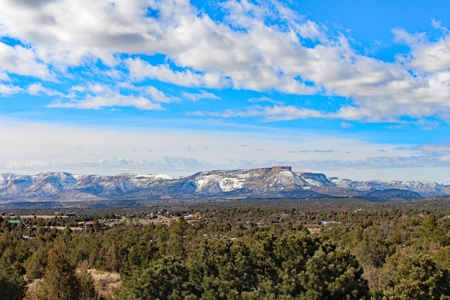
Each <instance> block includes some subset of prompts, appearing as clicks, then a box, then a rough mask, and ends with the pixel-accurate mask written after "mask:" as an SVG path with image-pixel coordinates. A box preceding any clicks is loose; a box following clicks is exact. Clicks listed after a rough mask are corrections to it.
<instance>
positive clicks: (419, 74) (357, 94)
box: [0, 0, 450, 122]
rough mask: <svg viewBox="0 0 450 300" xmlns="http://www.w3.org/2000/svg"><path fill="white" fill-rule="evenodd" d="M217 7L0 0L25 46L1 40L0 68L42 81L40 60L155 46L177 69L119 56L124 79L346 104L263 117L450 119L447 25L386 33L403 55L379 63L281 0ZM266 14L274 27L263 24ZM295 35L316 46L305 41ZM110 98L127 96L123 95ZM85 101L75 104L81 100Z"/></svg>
mask: <svg viewBox="0 0 450 300" xmlns="http://www.w3.org/2000/svg"><path fill="white" fill-rule="evenodd" d="M148 7H151V8H152V9H154V10H156V11H158V17H157V18H155V17H146V12H147V8H148ZM223 7H224V9H225V11H226V13H227V12H228V14H227V15H226V17H225V19H224V21H223V22H217V21H215V20H213V19H211V18H210V17H209V16H208V15H206V14H205V13H199V12H198V11H197V10H196V8H195V7H194V6H192V5H191V4H190V2H189V1H188V0H174V1H153V0H117V1H115V2H114V3H111V2H110V1H107V0H99V1H89V0H66V1H45V2H36V3H29V2H27V1H24V0H3V1H0V11H2V14H1V15H0V25H1V27H2V34H4V35H8V36H11V37H14V38H18V39H19V40H21V41H22V42H23V43H24V44H26V45H29V48H24V47H22V46H16V47H10V46H7V45H5V44H0V66H2V67H1V68H4V69H5V70H6V71H7V72H11V73H16V74H22V75H30V76H37V77H40V78H48V77H49V76H50V75H49V71H48V66H56V67H57V68H58V67H59V68H61V69H64V68H65V67H67V66H79V65H84V64H88V63H92V62H95V61H97V59H100V60H102V61H103V62H104V63H106V64H107V65H110V66H112V67H114V66H116V65H118V64H120V63H121V62H120V56H118V55H116V54H118V53H119V54H120V53H126V54H145V55H154V54H155V53H158V54H163V55H165V56H166V58H167V60H169V61H171V62H172V63H173V64H174V65H175V66H176V69H177V70H173V67H171V64H168V63H166V64H160V65H151V64H149V63H147V62H144V61H143V60H141V59H139V58H134V59H127V60H126V62H125V66H126V67H127V68H128V71H129V72H130V76H131V78H132V80H137V81H139V80H143V79H146V78H149V79H154V80H159V81H163V82H168V83H173V84H177V85H181V86H189V87H205V88H225V87H232V88H234V89H249V90H255V91H270V90H277V91H280V92H283V93H288V94H302V95H311V94H322V95H331V96H342V97H345V98H348V99H350V100H351V101H352V102H353V103H352V105H350V106H344V107H341V108H340V109H339V110H338V111H335V112H330V111H326V114H325V113H322V112H316V111H311V110H307V109H304V108H296V107H292V106H286V107H281V106H280V107H273V108H267V109H265V110H266V114H267V115H269V116H270V117H269V118H268V119H272V120H278V119H290V118H305V117H319V118H322V117H335V118H341V119H346V120H362V121H369V122H373V121H377V122H378V121H396V120H398V119H400V118H401V117H403V116H408V117H413V118H418V119H421V118H426V117H431V116H435V117H438V118H440V119H443V120H445V121H447V122H450V102H449V101H448V99H449V97H450V51H449V50H450V38H449V34H448V31H444V32H443V36H442V38H441V39H439V40H438V41H436V42H431V41H427V40H426V37H425V35H423V34H419V35H411V34H408V33H406V32H405V31H402V30H395V31H394V33H395V35H396V38H397V40H403V41H405V42H406V43H408V44H409V45H410V46H411V48H412V50H411V53H410V55H409V56H407V57H403V58H401V57H399V60H398V61H397V62H394V63H386V62H383V61H381V60H377V59H374V58H370V57H367V56H364V55H360V54H358V53H357V52H356V51H354V50H353V49H352V47H351V45H350V43H349V41H348V40H347V39H346V38H345V36H343V35H341V36H339V37H338V38H330V37H327V29H326V28H324V27H323V26H322V25H320V24H317V23H315V22H313V21H311V20H305V19H304V18H301V17H299V16H298V15H296V14H295V13H294V12H292V11H290V10H289V9H288V8H287V7H284V6H283V5H281V4H280V3H271V2H259V3H257V4H253V3H250V2H248V1H233V0H230V1H228V2H226V3H224V6H223ZM271 18H272V19H273V18H276V19H277V20H278V21H279V22H281V23H282V24H281V25H268V24H270V22H266V21H267V20H270V19H271ZM299 37H300V38H299ZM304 39H312V40H314V41H315V42H316V43H317V44H316V45H315V46H314V47H306V46H304V45H303V43H302V41H303V40H304ZM27 47H28V46H27ZM17 59H20V61H18V60H17ZM41 61H42V62H44V63H46V64H47V65H45V64H43V63H41ZM178 69H180V70H178ZM107 72H109V73H108V74H109V75H108V76H111V77H117V76H118V73H115V72H113V71H111V70H109V71H107ZM306 82H308V84H306ZM119 98H120V99H122V100H120V101H119V102H123V103H124V102H127V101H125V98H127V97H125V96H123V97H119ZM128 98H129V99H131V98H132V97H128ZM136 99H137V98H136ZM136 99H135V100H133V101H131V102H134V103H135V104H132V105H133V106H136V105H138V106H139V105H140V107H147V108H149V107H150V106H151V105H149V104H148V103H147V105H142V104H137V103H141V102H142V99H140V100H139V101H137V100H136ZM136 101H137V102H136ZM93 102H95V103H97V104H95V105H93V107H97V106H98V105H100V103H106V102H108V101H106V99H100V98H98V99H96V98H92V99H89V103H91V104H92V103H93ZM109 102H111V101H109ZM128 102H129V101H128ZM89 103H88V102H83V103H78V104H80V105H81V104H83V105H86V106H87V107H89ZM101 105H102V104H101ZM107 105H108V104H107ZM76 106H77V105H74V104H68V106H67V105H66V107H76ZM242 115H244V114H243V113H242ZM250 115H252V112H250Z"/></svg>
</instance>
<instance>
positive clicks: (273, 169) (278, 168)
mask: <svg viewBox="0 0 450 300" xmlns="http://www.w3.org/2000/svg"><path fill="white" fill-rule="evenodd" d="M265 171H266V172H280V171H289V172H292V167H291V166H274V167H271V168H265Z"/></svg>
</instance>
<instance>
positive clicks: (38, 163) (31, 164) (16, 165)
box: [5, 160, 51, 169]
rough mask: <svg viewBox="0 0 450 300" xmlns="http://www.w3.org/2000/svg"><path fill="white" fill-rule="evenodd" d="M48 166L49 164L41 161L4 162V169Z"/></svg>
mask: <svg viewBox="0 0 450 300" xmlns="http://www.w3.org/2000/svg"><path fill="white" fill-rule="evenodd" d="M50 166H51V163H50V162H48V161H43V160H28V161H20V160H12V161H8V162H6V164H5V168H6V169H31V168H48V167H50Z"/></svg>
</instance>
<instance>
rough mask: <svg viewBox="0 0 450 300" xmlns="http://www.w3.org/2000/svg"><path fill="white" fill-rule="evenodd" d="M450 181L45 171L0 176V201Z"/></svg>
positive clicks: (278, 171) (280, 172)
mask: <svg viewBox="0 0 450 300" xmlns="http://www.w3.org/2000/svg"><path fill="white" fill-rule="evenodd" d="M449 194H450V184H440V183H434V182H419V181H393V182H383V181H352V180H349V179H338V178H327V177H326V176H325V175H324V174H318V173H308V172H293V171H292V169H291V167H286V166H281V167H272V168H258V169H242V170H232V171H230V170H217V171H207V172H199V173H196V174H194V175H191V176H186V177H177V178H174V177H170V176H168V175H165V174H152V175H137V174H120V175H116V176H99V175H74V174H70V173H65V172H54V173H51V172H46V173H40V174H37V175H15V174H0V200H2V201H3V202H5V201H6V202H9V201H36V200H101V199H183V198H243V199H245V198H247V199H251V198H296V199H301V198H320V197H334V196H339V197H342V196H344V197H350V196H353V197H355V196H363V197H368V198H370V199H376V198H390V197H394V198H399V197H400V198H405V199H406V198H408V199H415V198H418V197H420V196H429V195H449Z"/></svg>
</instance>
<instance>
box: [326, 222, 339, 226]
mask: <svg viewBox="0 0 450 300" xmlns="http://www.w3.org/2000/svg"><path fill="white" fill-rule="evenodd" d="M328 224H337V225H339V224H341V222H336V221H322V225H323V226H327V225H328Z"/></svg>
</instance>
